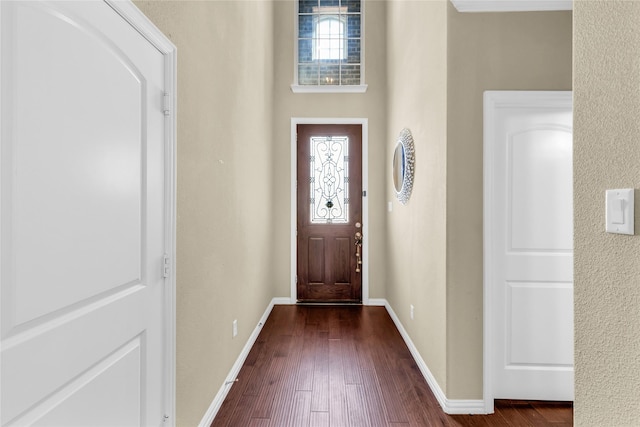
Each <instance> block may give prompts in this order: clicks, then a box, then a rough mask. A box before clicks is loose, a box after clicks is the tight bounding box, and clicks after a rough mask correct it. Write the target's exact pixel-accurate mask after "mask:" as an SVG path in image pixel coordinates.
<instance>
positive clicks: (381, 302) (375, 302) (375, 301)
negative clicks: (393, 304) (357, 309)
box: [365, 298, 389, 307]
mask: <svg viewBox="0 0 640 427" xmlns="http://www.w3.org/2000/svg"><path fill="white" fill-rule="evenodd" d="M387 304H389V303H388V302H387V300H386V299H384V298H369V303H368V304H365V305H370V306H378V307H385V306H386V305H387Z"/></svg>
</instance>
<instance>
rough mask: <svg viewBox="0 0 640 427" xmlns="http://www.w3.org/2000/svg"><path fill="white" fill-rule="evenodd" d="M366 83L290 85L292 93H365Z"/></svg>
mask: <svg viewBox="0 0 640 427" xmlns="http://www.w3.org/2000/svg"><path fill="white" fill-rule="evenodd" d="M367 87H368V85H343V86H338V85H327V86H315V85H297V84H292V85H291V91H292V92H293V93H365V92H366V91H367Z"/></svg>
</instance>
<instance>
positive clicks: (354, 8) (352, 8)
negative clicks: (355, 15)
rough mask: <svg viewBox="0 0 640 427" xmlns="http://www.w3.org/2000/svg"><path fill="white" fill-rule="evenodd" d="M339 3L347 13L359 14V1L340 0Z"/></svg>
mask: <svg viewBox="0 0 640 427" xmlns="http://www.w3.org/2000/svg"><path fill="white" fill-rule="evenodd" d="M340 3H341V4H340V5H341V6H343V7H346V8H347V12H360V0H342V1H341V2H340Z"/></svg>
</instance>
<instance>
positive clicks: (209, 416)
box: [198, 298, 289, 427]
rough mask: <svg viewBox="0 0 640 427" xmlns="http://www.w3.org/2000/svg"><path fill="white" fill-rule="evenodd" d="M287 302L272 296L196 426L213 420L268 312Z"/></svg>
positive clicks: (207, 423) (206, 425)
mask: <svg viewBox="0 0 640 427" xmlns="http://www.w3.org/2000/svg"><path fill="white" fill-rule="evenodd" d="M283 301H284V302H283ZM288 303H289V298H273V299H272V300H271V302H270V303H269V305H268V306H267V309H266V310H265V311H264V313H263V314H262V317H261V318H260V321H259V322H258V324H257V325H256V327H255V328H254V330H253V332H252V333H251V335H250V336H249V339H248V340H247V343H246V344H245V345H244V347H243V348H242V351H241V352H240V354H239V355H238V358H237V359H236V361H235V363H234V364H233V366H232V367H231V370H230V371H229V374H228V375H227V378H226V379H225V380H224V382H223V383H222V385H221V386H220V389H219V390H218V393H217V394H216V396H215V397H214V398H213V401H212V402H211V405H209V409H207V412H205V414H204V417H202V420H201V421H200V424H198V427H209V426H210V425H211V423H213V420H214V418H215V417H216V414H217V413H218V411H219V410H220V407H221V406H222V402H224V399H225V398H226V397H227V394H229V390H230V389H231V387H229V386H230V385H233V384H234V383H235V380H236V378H237V377H238V373H240V369H241V368H242V365H243V364H244V361H245V360H246V359H247V356H248V355H249V352H250V351H251V348H252V347H253V344H255V342H256V340H257V339H258V335H260V331H261V330H262V327H263V326H264V323H265V322H266V321H267V318H268V317H269V314H271V310H273V306H274V305H278V304H288Z"/></svg>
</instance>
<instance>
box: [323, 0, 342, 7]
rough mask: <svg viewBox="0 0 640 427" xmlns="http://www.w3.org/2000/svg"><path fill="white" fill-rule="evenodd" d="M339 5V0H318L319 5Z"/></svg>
mask: <svg viewBox="0 0 640 427" xmlns="http://www.w3.org/2000/svg"><path fill="white" fill-rule="evenodd" d="M337 6H340V0H320V7H337Z"/></svg>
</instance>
